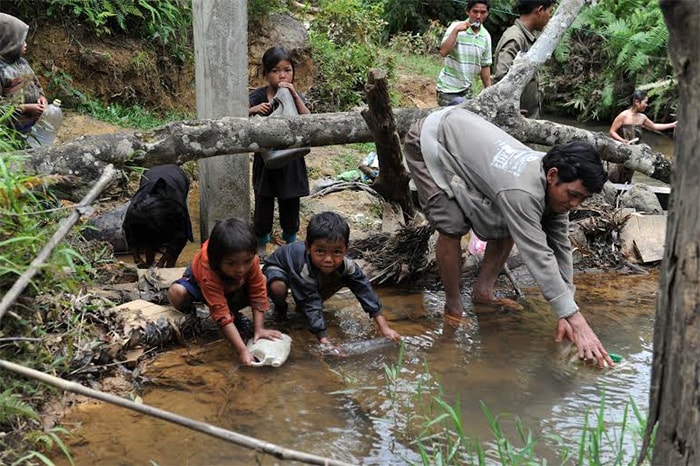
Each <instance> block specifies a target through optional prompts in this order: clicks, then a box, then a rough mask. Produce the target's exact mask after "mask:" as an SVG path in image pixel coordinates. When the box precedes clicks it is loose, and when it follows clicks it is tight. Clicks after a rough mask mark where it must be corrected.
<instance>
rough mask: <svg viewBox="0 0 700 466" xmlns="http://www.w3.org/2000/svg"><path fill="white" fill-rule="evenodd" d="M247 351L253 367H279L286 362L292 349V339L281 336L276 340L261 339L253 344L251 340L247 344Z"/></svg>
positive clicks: (287, 336)
mask: <svg viewBox="0 0 700 466" xmlns="http://www.w3.org/2000/svg"><path fill="white" fill-rule="evenodd" d="M247 346H248V351H249V352H250V355H251V356H252V358H253V366H255V367H261V366H272V367H280V366H281V365H282V364H284V362H285V361H286V360H287V357H288V356H289V351H290V350H291V347H292V338H291V337H290V336H289V335H287V334H284V333H283V334H282V338H280V339H278V340H267V339H265V338H261V339H259V340H258V341H256V342H255V343H253V340H252V339H251V340H250V341H249V342H248V345H247Z"/></svg>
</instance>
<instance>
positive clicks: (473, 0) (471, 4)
mask: <svg viewBox="0 0 700 466" xmlns="http://www.w3.org/2000/svg"><path fill="white" fill-rule="evenodd" d="M478 3H483V4H484V5H485V6H486V9H487V10H489V9H490V5H489V0H469V1H468V2H467V11H469V10H471V9H472V8H474V6H475V5H476V4H478Z"/></svg>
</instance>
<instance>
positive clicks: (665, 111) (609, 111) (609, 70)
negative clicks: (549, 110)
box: [542, 0, 677, 120]
mask: <svg viewBox="0 0 700 466" xmlns="http://www.w3.org/2000/svg"><path fill="white" fill-rule="evenodd" d="M667 49H668V29H667V27H666V25H665V24H664V21H663V17H662V15H661V11H660V9H659V6H658V3H657V2H649V1H647V0H600V1H599V2H598V4H597V5H596V6H595V7H589V8H587V9H585V10H584V11H583V12H582V14H581V15H580V16H579V17H578V18H577V20H576V23H575V24H574V27H572V29H571V30H570V31H569V33H568V35H567V37H566V38H565V40H563V41H562V42H561V43H560V44H559V47H558V48H557V51H556V53H555V57H554V58H555V61H554V63H552V64H551V65H550V66H549V67H548V68H547V70H546V71H545V72H546V73H547V79H544V80H542V81H543V82H545V83H547V84H546V86H547V91H548V92H546V93H545V94H546V95H547V96H549V97H550V98H549V102H550V103H551V105H554V106H556V107H559V108H563V109H564V111H565V112H567V113H570V114H573V115H576V116H577V117H578V118H579V119H581V120H609V119H611V118H613V117H614V116H615V115H616V114H617V113H618V112H619V111H620V110H622V109H623V108H625V107H628V106H629V105H630V97H631V95H632V91H634V89H638V88H644V89H646V90H647V92H648V94H649V96H650V99H649V100H650V104H651V105H650V108H649V110H648V111H649V113H650V114H651V115H652V116H653V119H658V118H659V117H662V118H663V117H667V116H668V115H669V114H671V113H674V107H675V102H676V100H677V91H676V89H675V85H674V84H673V81H672V80H671V79H669V78H670V77H671V76H672V69H671V64H670V61H669V58H668V50H667ZM562 97H565V98H564V99H562ZM561 102H564V103H563V105H562V104H561Z"/></svg>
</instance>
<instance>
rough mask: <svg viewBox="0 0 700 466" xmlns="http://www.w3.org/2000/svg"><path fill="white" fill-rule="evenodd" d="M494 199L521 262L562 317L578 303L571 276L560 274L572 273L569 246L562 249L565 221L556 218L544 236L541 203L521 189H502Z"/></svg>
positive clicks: (557, 313)
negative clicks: (569, 278)
mask: <svg viewBox="0 0 700 466" xmlns="http://www.w3.org/2000/svg"><path fill="white" fill-rule="evenodd" d="M496 203H497V205H498V207H499V208H500V209H501V212H502V213H503V215H504V218H505V220H506V223H507V224H508V230H509V231H510V234H511V236H512V238H513V241H514V242H515V244H516V246H517V247H518V250H519V251H520V255H521V256H522V258H523V262H525V265H526V266H527V268H528V270H529V271H530V273H531V274H532V276H533V277H534V278H535V281H536V282H537V284H538V285H539V287H540V291H541V292H542V295H543V296H544V297H545V299H546V300H547V302H549V304H550V306H552V311H553V312H554V313H555V314H556V316H557V318H559V319H563V318H565V317H569V316H570V315H572V314H574V313H576V311H578V305H577V304H576V301H574V292H573V287H572V286H570V285H571V284H572V280H568V282H567V280H565V278H564V277H573V267H572V266H571V249H570V248H569V249H568V250H567V249H566V247H565V246H564V240H563V236H566V235H567V233H568V232H567V231H566V223H565V222H561V221H559V222H556V224H553V225H552V226H551V228H550V230H549V236H548V234H547V233H545V230H544V229H543V226H542V217H543V214H544V205H543V203H542V202H540V201H538V200H537V199H536V198H535V197H533V196H532V195H530V194H528V193H526V192H524V191H520V190H509V191H503V192H501V193H500V194H499V195H498V197H497V198H496ZM550 241H551V242H550ZM566 243H568V239H567V240H566ZM552 246H555V249H552ZM566 256H568V258H566Z"/></svg>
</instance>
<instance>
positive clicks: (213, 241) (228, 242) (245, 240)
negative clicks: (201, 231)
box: [207, 217, 258, 272]
mask: <svg viewBox="0 0 700 466" xmlns="http://www.w3.org/2000/svg"><path fill="white" fill-rule="evenodd" d="M257 251H258V239H257V237H256V236H255V233H254V232H253V229H252V228H251V227H250V225H248V224H247V223H246V222H244V221H243V220H241V219H240V218H235V217H231V218H228V219H226V220H219V221H218V222H216V224H215V225H214V228H212V230H211V234H210V235H209V246H207V255H208V256H209V266H210V267H211V269H212V270H214V271H217V272H218V271H220V270H221V268H220V267H221V261H222V260H224V257H226V256H227V255H229V254H235V253H237V252H252V253H253V254H255V253H256V252H257Z"/></svg>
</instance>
